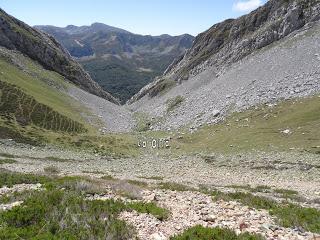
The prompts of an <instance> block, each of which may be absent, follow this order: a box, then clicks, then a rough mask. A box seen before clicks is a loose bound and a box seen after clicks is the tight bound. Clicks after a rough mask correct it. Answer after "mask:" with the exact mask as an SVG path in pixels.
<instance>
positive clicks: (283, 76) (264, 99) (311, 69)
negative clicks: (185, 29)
mask: <svg viewBox="0 0 320 240" xmlns="http://www.w3.org/2000/svg"><path fill="white" fill-rule="evenodd" d="M319 19H320V3H319V2H318V1H304V0H297V1H276V0H271V1H269V2H268V3H267V4H266V5H265V6H263V7H261V8H259V9H257V10H256V11H254V12H252V13H250V14H248V15H246V16H243V17H240V18H239V19H236V20H227V21H225V22H223V23H219V24H216V25H215V26H213V27H212V28H210V29H209V30H208V31H206V32H204V33H202V34H200V35H199V36H197V38H196V40H195V42H194V45H193V47H192V48H191V49H190V50H188V52H187V53H186V54H185V56H184V57H183V58H181V59H179V60H177V61H175V62H174V63H173V64H172V65H171V67H170V68H168V70H167V71H166V74H164V75H163V76H162V77H161V78H158V79H156V80H155V81H154V82H153V83H151V84H150V85H148V86H146V87H144V88H143V89H142V90H141V91H140V93H138V94H137V95H136V96H134V97H133V99H132V100H131V102H133V104H132V105H131V108H132V109H133V110H134V111H141V112H145V113H146V114H149V116H150V118H153V119H158V120H156V121H154V122H153V125H154V126H153V128H156V129H172V128H179V127H182V126H185V125H188V126H189V127H190V128H191V129H194V128H197V127H198V126H201V125H203V124H211V123H216V122H219V121H220V120H221V119H223V118H224V117H225V116H226V115H228V114H229V113H230V111H242V110H244V109H247V108H249V107H252V106H256V105H259V104H265V103H267V104H270V105H272V104H275V103H276V102H277V101H281V100H283V99H289V98H295V97H304V96H310V95H313V94H316V93H318V92H319V89H320V84H319V72H318V69H319V66H320V65H319V64H320V63H319V60H318V59H319V58H318V56H319V51H320V49H319V37H318V36H319V35H318V34H319V31H320V26H319V21H318V20H319Z"/></svg>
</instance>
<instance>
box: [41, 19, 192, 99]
mask: <svg viewBox="0 0 320 240" xmlns="http://www.w3.org/2000/svg"><path fill="white" fill-rule="evenodd" d="M35 28H37V29H40V30H42V31H44V32H46V33H48V34H50V35H52V36H53V37H54V38H55V39H57V40H58V41H59V42H60V43H61V44H62V45H63V46H64V47H65V48H66V49H67V50H68V51H69V52H70V54H71V55H72V56H73V57H75V58H76V59H77V60H78V62H80V63H81V64H82V66H83V67H84V69H85V70H87V71H88V72H89V74H90V75H91V77H92V78H93V80H95V81H96V82H97V83H98V84H99V85H100V86H101V87H102V88H103V89H104V90H106V91H108V92H110V93H111V94H112V95H113V96H115V97H117V98H118V99H120V101H121V102H122V103H124V102H125V101H126V100H128V99H129V98H130V97H132V96H133V95H134V94H136V93H137V92H138V91H139V90H140V89H141V88H142V87H143V86H145V85H146V84H148V83H149V82H151V81H152V80H153V79H154V77H156V76H158V75H162V73H163V72H164V71H165V70H166V68H167V67H168V66H169V65H170V64H171V63H172V61H173V60H174V59H175V58H177V57H179V56H181V55H183V54H184V53H185V51H186V49H188V48H190V47H191V46H192V42H193V40H194V37H193V36H191V35H188V34H184V35H181V36H170V35H161V36H142V35H138V34H133V33H130V32H128V31H126V30H123V29H119V28H115V27H111V26H108V25H105V24H102V23H94V24H92V25H91V26H81V27H77V26H73V25H69V26H67V27H65V28H60V27H55V26H35Z"/></svg>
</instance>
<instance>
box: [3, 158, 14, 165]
mask: <svg viewBox="0 0 320 240" xmlns="http://www.w3.org/2000/svg"><path fill="white" fill-rule="evenodd" d="M16 162H17V161H16V160H14V159H12V158H5V159H0V165H1V164H12V163H16Z"/></svg>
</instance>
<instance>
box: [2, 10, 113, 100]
mask: <svg viewBox="0 0 320 240" xmlns="http://www.w3.org/2000/svg"><path fill="white" fill-rule="evenodd" d="M0 45H1V46H3V47H5V48H7V49H11V50H18V51H20V52H22V53H23V54H26V55H28V56H29V57H30V58H32V59H34V60H36V61H38V62H39V63H40V64H41V65H43V66H44V67H45V68H46V69H49V70H53V71H56V72H58V73H60V74H61V75H63V76H64V77H66V78H67V79H68V80H70V81H71V82H73V83H74V84H76V85H77V86H79V87H81V88H83V89H84V90H86V91H88V92H90V93H93V94H95V95H98V96H100V97H103V98H105V99H107V100H109V101H112V102H115V103H117V100H116V99H115V98H113V97H112V96H111V95H110V94H109V93H107V92H105V91H103V90H102V89H101V88H100V87H99V85H98V84H96V83H95V82H94V81H92V79H91V78H90V76H89V75H88V74H87V73H86V72H85V71H84V70H83V69H82V68H81V66H80V65H79V64H78V63H77V62H75V61H74V60H73V59H72V58H71V57H70V55H69V54H68V53H67V52H66V51H65V50H64V49H63V48H62V47H61V46H60V44H59V43H58V42H57V41H56V40H55V39H54V38H52V37H50V36H48V35H46V34H44V33H42V32H40V31H37V30H35V29H33V28H31V27H29V26H28V25H26V24H25V23H23V22H21V21H19V20H17V19H15V18H14V17H12V16H10V15H8V14H7V13H5V12H4V11H3V10H2V9H0Z"/></svg>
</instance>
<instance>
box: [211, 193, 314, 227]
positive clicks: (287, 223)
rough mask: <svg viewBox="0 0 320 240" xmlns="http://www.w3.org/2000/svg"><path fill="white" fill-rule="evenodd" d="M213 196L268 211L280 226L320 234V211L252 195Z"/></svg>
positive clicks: (225, 194) (226, 194)
mask: <svg viewBox="0 0 320 240" xmlns="http://www.w3.org/2000/svg"><path fill="white" fill-rule="evenodd" d="M213 195H214V199H216V200H219V199H223V200H226V201H230V200H236V201H239V202H241V203H242V204H244V205H247V206H249V207H252V208H256V209H266V210H268V211H269V213H270V214H271V215H274V216H276V217H277V219H278V222H279V224H280V225H282V226H284V227H301V228H303V229H305V230H306V231H310V232H314V233H320V211H319V210H317V209H314V208H305V207H301V206H299V205H296V204H292V203H287V202H285V203H278V202H276V201H274V200H271V199H268V198H264V197H259V196H255V195H253V194H251V193H243V192H236V193H221V192H214V193H213Z"/></svg>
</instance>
